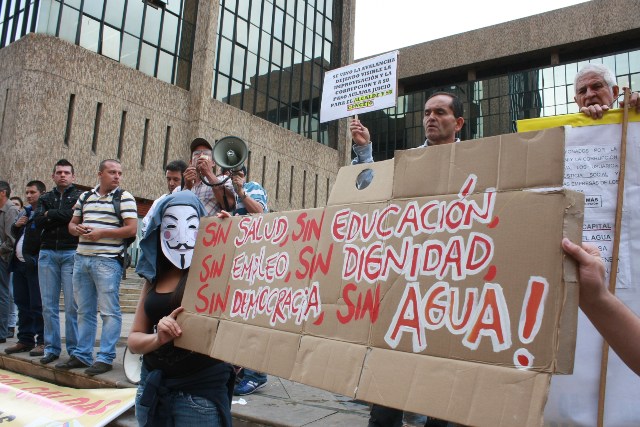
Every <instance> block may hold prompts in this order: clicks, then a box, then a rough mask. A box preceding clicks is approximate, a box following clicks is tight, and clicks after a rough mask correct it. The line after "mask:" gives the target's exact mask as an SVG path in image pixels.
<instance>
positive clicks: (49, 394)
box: [0, 369, 136, 427]
mask: <svg viewBox="0 0 640 427" xmlns="http://www.w3.org/2000/svg"><path fill="white" fill-rule="evenodd" d="M135 396H136V389H135V388H125V389H106V388H100V389H82V390H80V389H75V388H69V387H61V386H57V385H54V384H50V383H47V382H44V381H39V380H36V379H34V378H30V377H27V376H24V375H20V374H16V373H14V372H9V371H5V370H2V369H0V423H4V422H7V423H8V424H9V425H12V426H13V425H16V426H18V425H20V426H25V427H48V426H52V427H53V426H104V425H107V424H108V423H109V422H110V421H112V420H114V419H115V418H117V417H118V416H119V415H120V414H122V413H123V412H125V411H126V410H127V409H129V408H131V407H132V406H133V404H134V401H135Z"/></svg>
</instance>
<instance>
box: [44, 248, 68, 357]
mask: <svg viewBox="0 0 640 427" xmlns="http://www.w3.org/2000/svg"><path fill="white" fill-rule="evenodd" d="M75 253H76V251H75V250H73V249H71V250H67V251H55V250H52V249H42V250H41V251H40V258H39V259H38V279H39V282H40V297H41V298H42V317H43V319H44V344H45V348H44V353H45V355H47V354H53V355H56V356H60V352H61V351H62V341H61V338H60V313H59V312H58V311H59V309H58V307H59V306H60V291H62V292H63V294H64V324H65V325H64V332H65V341H66V347H67V353H68V354H69V355H70V356H71V355H73V354H74V353H75V351H76V345H77V344H78V313H77V312H78V308H77V306H76V302H75V300H74V299H73V283H72V281H71V277H72V275H73V257H74V256H75Z"/></svg>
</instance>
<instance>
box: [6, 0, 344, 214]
mask: <svg viewBox="0 0 640 427" xmlns="http://www.w3.org/2000/svg"><path fill="white" fill-rule="evenodd" d="M3 3H4V7H2V8H1V9H0V19H2V22H1V23H0V47H2V48H1V49H0V152H2V156H0V179H4V180H8V181H9V182H10V183H11V184H12V185H13V186H14V188H15V191H16V192H17V193H21V192H22V190H23V189H24V185H25V184H26V182H27V181H29V180H31V179H40V180H42V181H44V182H46V183H47V184H48V185H51V179H50V176H51V170H52V167H53V164H54V163H55V161H56V160H57V159H59V158H67V159H68V160H70V161H71V162H72V163H73V164H74V166H75V169H76V177H77V183H79V184H81V185H84V186H87V187H91V186H94V185H95V184H96V180H97V178H96V174H97V169H98V164H99V162H100V161H101V160H103V159H105V158H117V159H119V160H120V161H121V162H122V165H123V171H124V183H123V185H122V186H123V188H125V189H127V190H129V191H131V192H132V193H133V194H134V195H135V196H136V197H137V198H138V199H139V204H141V206H144V205H146V204H149V203H150V201H152V200H153V199H154V198H156V197H158V196H159V195H160V194H162V192H163V191H165V190H166V185H165V183H164V178H163V176H164V171H163V167H164V165H165V164H166V163H167V162H168V161H171V160H174V159H184V160H188V158H189V149H188V146H189V143H190V141H191V140H192V139H193V138H195V137H204V138H206V139H208V140H209V141H210V142H211V143H213V142H214V141H215V140H217V139H219V138H221V137H224V136H227V135H234V136H237V137H240V138H242V139H243V140H244V141H245V142H247V144H248V146H249V149H250V157H249V160H248V163H249V169H250V178H251V179H252V180H255V181H258V182H260V183H262V184H263V186H264V187H265V188H266V189H267V191H268V193H269V204H270V207H271V208H273V209H274V210H292V209H300V208H310V207H314V206H323V205H324V204H325V203H326V200H327V197H328V193H329V191H330V188H331V186H332V184H333V182H334V180H335V176H336V173H337V170H338V169H339V167H340V166H342V165H344V164H346V162H348V159H349V150H350V147H349V145H350V144H349V142H348V141H347V132H346V123H341V124H339V125H338V124H335V129H334V130H333V131H332V134H333V135H334V136H335V138H333V139H332V144H328V143H326V142H325V143H318V141H319V139H318V138H317V137H316V138H314V139H315V140H312V139H309V138H308V137H307V136H311V134H310V133H309V132H306V131H307V130H310V129H311V128H308V129H302V128H300V129H296V130H297V131H292V130H289V129H287V128H285V127H283V126H282V125H278V123H277V122H275V123H272V122H269V121H267V120H265V118H268V117H267V116H268V115H267V114H264V115H262V116H263V117H265V118H261V115H260V114H256V113H255V112H247V111H242V110H241V109H239V108H237V107H236V106H234V102H233V99H234V97H237V96H238V95H237V93H238V92H237V91H236V92H230V93H229V94H226V95H225V96H218V98H220V99H216V98H215V97H213V94H214V93H215V92H214V91H215V88H216V87H218V88H219V87H221V83H220V82H219V77H218V74H219V73H218V69H217V67H218V65H217V64H219V62H220V60H219V57H221V56H222V54H223V51H220V52H218V50H217V49H218V47H219V43H218V38H219V37H221V36H220V34H221V28H219V24H220V23H221V22H222V19H221V14H223V13H226V12H228V11H229V8H232V9H233V10H234V11H238V10H241V9H243V8H245V7H246V8H249V7H251V6H250V5H251V4H255V3H256V2H250V1H244V0H240V1H239V2H238V4H236V1H235V0H233V1H232V2H231V1H229V0H222V1H216V0H200V1H195V0H178V2H177V3H176V0H170V2H169V5H168V6H165V7H166V10H165V9H163V8H162V7H161V8H160V9H159V10H161V12H160V15H157V14H158V12H157V10H158V9H155V8H152V7H151V6H150V5H148V4H146V3H145V2H143V1H142V0H108V1H107V0H104V1H103V3H102V6H103V7H97V6H96V4H95V3H99V2H88V1H80V0H47V1H39V2H34V1H29V2H20V1H8V2H3ZM267 3H268V4H269V5H270V8H269V10H268V12H267V11H266V10H267V7H266V6H264V5H265V4H267ZM289 3H291V4H293V5H296V6H297V7H298V10H295V9H291V11H292V13H293V15H289V14H288V12H289V11H290V10H289V9H287V5H288V4H289ZM258 4H262V5H263V8H261V9H260V11H261V14H260V15H258V16H262V18H263V20H262V21H260V22H264V20H265V19H266V18H264V17H265V16H267V14H272V16H273V17H276V15H277V14H280V13H282V14H283V16H284V15H285V14H286V16H287V22H289V21H288V20H289V19H290V18H295V17H297V16H298V15H297V13H299V11H300V10H301V11H304V12H305V15H304V17H303V16H302V15H300V17H301V19H302V24H303V28H304V26H305V24H306V28H307V33H309V29H308V27H309V26H310V27H311V29H313V28H314V25H313V24H311V23H309V22H307V19H308V16H314V20H319V18H317V17H316V15H317V16H319V17H325V18H327V17H329V16H330V15H331V18H332V20H328V19H327V22H329V24H331V25H330V26H329V24H327V25H326V26H327V27H328V28H326V29H324V28H323V29H322V31H331V32H332V37H333V38H334V39H336V40H337V43H333V46H330V47H331V54H330V55H326V56H327V57H328V58H329V59H330V61H326V63H323V64H322V67H320V68H316V69H317V70H319V72H320V74H321V73H322V72H324V70H326V69H328V68H329V67H331V68H336V67H339V66H341V65H344V64H348V63H349V62H350V61H351V60H352V45H353V25H352V23H353V16H354V4H353V2H352V1H350V0H346V1H331V0H322V5H323V8H322V11H321V12H318V10H319V6H318V4H319V2H318V4H316V2H309V1H303V0H288V1H280V0H278V1H273V2H270V1H267V2H258ZM172 5H173V6H172ZM176 5H177V6H176ZM230 5H231V6H230ZM310 5H311V6H313V9H311V8H310V7H311V6H310ZM114 7H115V8H116V12H117V10H120V11H121V15H120V18H119V20H117V19H116V18H114V16H116V17H117V16H118V15H117V13H116V14H115V15H114V9H113V8H114ZM118 7H119V8H120V9H118ZM329 7H330V8H331V12H329V11H328V9H327V8H329ZM132 10H133V11H134V12H135V13H133V12H132ZM247 10H248V9H247ZM111 15H113V16H111ZM122 15H124V17H125V18H124V19H123V18H122ZM138 15H139V16H138ZM154 16H159V18H154ZM129 17H131V19H130V20H128V19H129ZM134 18H135V19H138V18H139V19H141V21H140V22H139V23H138V24H137V27H135V28H134V27H131V28H133V29H131V28H129V27H127V25H128V24H127V23H128V22H129V23H130V22H134V21H135V19H134ZM65 19H66V20H68V21H69V22H72V23H77V28H76V29H75V30H69V25H65V22H66V21H65ZM152 19H155V20H157V22H159V23H160V24H159V25H160V28H162V25H163V24H165V25H169V24H168V23H173V24H172V25H174V26H177V28H178V30H177V32H178V34H179V36H176V34H175V33H176V30H172V31H173V33H172V37H173V38H172V39H171V42H170V43H165V42H164V40H165V32H164V30H160V31H161V32H160V33H159V34H161V36H158V35H155V36H154V37H155V40H148V38H147V36H146V34H147V33H148V28H149V27H150V26H151V24H148V22H150V20H152ZM114 20H115V22H117V23H116V24H113V22H114ZM239 20H240V19H239ZM188 21H192V23H189V22H188ZM272 22H273V20H272ZM294 22H295V21H294ZM310 22H315V21H310ZM129 25H133V24H129ZM271 25H273V24H271ZM282 25H283V26H284V25H285V24H282ZM155 26H156V27H157V23H156V25H155ZM154 28H155V27H154ZM270 28H271V30H272V32H273V29H274V28H275V26H274V27H270ZM286 28H287V27H285V29H286ZM232 33H233V34H238V30H237V29H236V30H234V32H232ZM311 33H312V32H311ZM47 34H53V35H47ZM190 34H192V36H189V35H190ZM265 34H266V35H264V36H263V37H264V38H265V39H268V38H269V37H270V35H269V34H267V33H265ZM136 36H137V38H136ZM167 37H169V36H167ZM283 37H284V35H283ZM329 38H331V37H329ZM273 40H275V37H274V39H273ZM292 40H293V39H292ZM267 41H272V40H267ZM232 42H233V43H236V42H237V41H236V40H235V39H234V40H232ZM154 43H155V45H154ZM237 43H239V42H237ZM274 44H275V42H274ZM290 44H293V41H291V42H290ZM130 46H133V48H131V47H130ZM167 46H169V47H167ZM311 46H312V48H313V47H314V45H313V44H311ZM235 47H236V46H234V48H235ZM286 47H287V44H286V43H284V42H282V43H281V46H280V48H282V49H283V51H284V49H285V48H286ZM145 52H146V53H145ZM269 52H270V54H269V56H268V58H271V55H272V54H273V56H275V53H273V52H275V48H274V49H270V50H269ZM295 52H297V51H295ZM218 53H220V54H219V55H218ZM290 53H291V55H292V58H294V57H293V55H294V50H293V49H292V50H291V52H290ZM145 55H146V56H145ZM134 57H135V58H134ZM234 58H237V56H235V57H234ZM310 59H311V60H313V57H312V58H307V55H305V56H302V55H300V58H298V57H297V56H296V57H295V59H292V61H290V63H289V64H284V61H281V63H280V67H281V68H282V69H286V68H287V67H289V68H294V67H297V68H299V69H304V68H305V67H304V62H305V61H307V62H310V61H309V60H310ZM222 60H223V61H224V58H222ZM163 61H164V62H163ZM296 61H298V62H296ZM272 62H273V61H272ZM317 62H319V61H317ZM149 64H151V65H149ZM167 64H168V65H167ZM245 65H246V63H245ZM271 65H272V66H271V67H270V68H269V67H268V68H266V72H267V73H277V72H280V73H281V71H280V70H276V66H275V65H273V64H271ZM307 68H308V67H307ZM261 71H262V69H256V75H247V76H246V78H247V81H248V82H250V81H257V80H261V79H264V78H265V77H264V76H260V74H259V73H260V72H261ZM316 74H318V71H316ZM301 78H304V76H302V77H298V79H299V80H300V79H301ZM314 79H315V81H316V82H317V81H322V80H321V79H322V76H321V75H316V77H315V78H314ZM163 80H164V81H163ZM216 85H217V86H216ZM243 89H244V90H245V91H246V92H247V93H251V96H253V97H256V95H255V94H256V93H260V92H259V91H256V90H254V88H253V87H251V85H250V84H248V85H247V87H245V88H243ZM270 96H271V95H270ZM317 96H319V92H316V93H313V92H312V91H307V98H306V101H305V102H307V104H308V105H313V104H314V103H317V104H318V105H317V107H318V108H317V109H318V113H317V114H319V100H317V101H316V100H314V99H313V98H314V97H317ZM271 97H272V98H273V96H271ZM314 108H315V107H314ZM308 114H309V115H310V116H312V115H314V114H316V113H315V111H309V112H308ZM301 117H302V116H301ZM280 124H281V123H280ZM338 126H341V128H340V130H339V131H338ZM316 135H318V132H317V131H316ZM326 139H327V138H325V140H326ZM143 210H144V209H142V211H143ZM141 213H143V212H141Z"/></svg>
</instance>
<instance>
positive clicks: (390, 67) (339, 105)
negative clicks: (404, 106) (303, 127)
mask: <svg viewBox="0 0 640 427" xmlns="http://www.w3.org/2000/svg"><path fill="white" fill-rule="evenodd" d="M397 64H398V51H394V52H389V53H385V54H384V55H380V56H376V57H374V58H370V59H367V60H365V61H360V62H357V63H355V64H351V65H347V66H346V67H342V68H338V69H335V70H331V71H327V72H326V73H325V74H324V82H323V85H322V102H321V105H320V123H325V122H330V121H332V120H337V119H341V118H344V117H349V116H353V115H356V114H362V113H367V112H369V111H376V110H382V109H383V108H390V107H395V105H396V99H397V76H396V68H397Z"/></svg>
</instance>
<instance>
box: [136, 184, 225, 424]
mask: <svg viewBox="0 0 640 427" xmlns="http://www.w3.org/2000/svg"><path fill="white" fill-rule="evenodd" d="M205 215H206V212H205V209H204V207H203V205H202V203H201V202H200V200H199V199H198V197H197V196H196V195H194V194H193V193H192V192H190V191H180V192H178V193H174V194H171V195H169V196H167V197H165V198H164V199H162V200H161V201H160V202H159V203H158V206H157V209H156V211H155V213H154V215H153V217H152V218H151V219H150V221H149V225H148V227H147V233H146V234H145V237H144V238H143V239H142V241H141V242H140V249H141V256H140V259H139V260H138V264H137V266H136V272H137V273H138V274H139V275H140V276H142V277H144V278H145V279H146V281H145V284H144V287H143V289H142V292H141V293H140V299H139V301H138V306H137V309H136V314H135V317H134V320H133V325H132V327H131V333H130V334H129V338H128V340H127V345H128V346H129V350H131V351H132V352H133V353H137V354H143V355H144V356H143V364H142V372H141V377H140V383H139V384H138V393H137V394H136V402H135V407H136V419H137V420H138V424H139V425H141V426H183V425H185V426H186V425H195V426H215V427H217V426H225V427H230V426H231V397H232V392H233V385H234V382H235V375H234V372H233V367H232V366H231V365H230V364H228V363H225V362H222V361H220V360H216V359H212V358H210V357H208V356H206V355H203V354H199V353H195V352H192V351H189V350H185V349H182V348H178V347H174V345H173V340H174V339H175V338H177V337H179V336H181V335H182V329H181V327H180V326H179V325H178V322H177V321H176V318H177V317H178V314H179V313H180V312H181V311H182V310H183V308H182V307H181V306H180V304H181V301H182V295H183V293H184V288H185V285H186V281H187V275H188V272H189V267H190V266H191V258H192V256H193V248H194V247H195V243H196V237H197V232H198V226H199V223H200V218H201V217H203V216H205ZM194 404H195V405H196V406H197V407H199V409H198V411H195V410H194V409H193V407H194Z"/></svg>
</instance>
